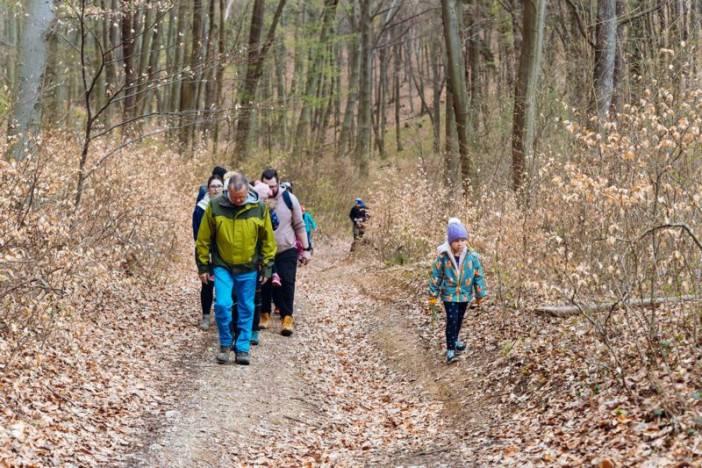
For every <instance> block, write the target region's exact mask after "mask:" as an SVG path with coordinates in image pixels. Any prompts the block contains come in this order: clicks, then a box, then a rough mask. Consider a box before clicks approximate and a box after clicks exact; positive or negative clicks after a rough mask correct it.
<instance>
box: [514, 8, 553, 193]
mask: <svg viewBox="0 0 702 468" xmlns="http://www.w3.org/2000/svg"><path fill="white" fill-rule="evenodd" d="M545 17H546V0H526V1H525V2H524V23H523V43H522V55H521V57H520V59H519V76H518V77H517V87H516V90H515V92H514V117H513V122H512V188H513V189H514V190H515V191H517V190H519V189H520V188H521V187H522V184H523V180H524V179H523V178H524V171H525V169H526V164H525V159H526V156H527V155H528V154H530V152H531V151H532V146H533V142H534V119H535V115H536V84H537V82H538V79H539V71H540V68H541V49H542V46H543V38H544V21H545Z"/></svg>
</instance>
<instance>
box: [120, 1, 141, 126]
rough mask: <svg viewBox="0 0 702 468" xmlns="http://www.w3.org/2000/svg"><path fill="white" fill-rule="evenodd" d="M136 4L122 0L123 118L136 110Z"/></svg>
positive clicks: (128, 117)
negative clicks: (124, 84)
mask: <svg viewBox="0 0 702 468" xmlns="http://www.w3.org/2000/svg"><path fill="white" fill-rule="evenodd" d="M134 22H135V19H134V4H133V0H122V21H121V27H122V63H123V65H124V77H125V78H124V79H125V83H126V86H125V87H124V108H123V110H122V120H129V119H130V118H131V117H133V116H134V115H135V110H136V77H137V70H136V69H135V63H134V61H135V60H134V55H135V52H136V50H135V47H134V45H135V35H136V31H135V29H134V26H135V25H134Z"/></svg>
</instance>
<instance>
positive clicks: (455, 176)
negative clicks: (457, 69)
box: [444, 77, 461, 190]
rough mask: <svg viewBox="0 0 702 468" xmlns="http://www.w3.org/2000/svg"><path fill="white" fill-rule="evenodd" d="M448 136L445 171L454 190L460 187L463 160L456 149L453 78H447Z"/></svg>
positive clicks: (447, 180) (446, 123)
mask: <svg viewBox="0 0 702 468" xmlns="http://www.w3.org/2000/svg"><path fill="white" fill-rule="evenodd" d="M444 109H445V112H446V122H445V126H446V136H445V141H444V152H445V156H444V171H445V177H446V182H447V183H448V185H449V187H450V188H451V189H452V190H454V189H456V188H458V187H460V179H461V160H460V159H459V157H458V152H457V151H456V119H455V118H454V114H453V93H452V92H451V79H450V78H448V77H447V80H446V106H445V108H444Z"/></svg>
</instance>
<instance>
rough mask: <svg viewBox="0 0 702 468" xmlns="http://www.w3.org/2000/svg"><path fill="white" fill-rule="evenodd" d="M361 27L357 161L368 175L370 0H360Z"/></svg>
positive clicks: (369, 135)
mask: <svg viewBox="0 0 702 468" xmlns="http://www.w3.org/2000/svg"><path fill="white" fill-rule="evenodd" d="M359 4H360V18H359V28H360V33H361V34H360V36H361V51H360V57H359V59H360V60H359V62H360V63H359V69H360V72H359V80H358V83H359V85H358V135H357V137H356V161H357V163H358V167H359V169H360V171H361V176H367V175H368V159H369V156H370V155H369V152H370V138H371V102H370V101H371V63H370V59H371V57H370V26H371V25H370V22H371V18H370V0H359Z"/></svg>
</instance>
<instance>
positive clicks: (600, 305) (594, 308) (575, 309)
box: [535, 296, 702, 318]
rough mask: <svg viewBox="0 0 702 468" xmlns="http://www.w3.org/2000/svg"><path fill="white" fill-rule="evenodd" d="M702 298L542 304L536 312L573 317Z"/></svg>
mask: <svg viewBox="0 0 702 468" xmlns="http://www.w3.org/2000/svg"><path fill="white" fill-rule="evenodd" d="M699 300H702V296H671V297H654V298H653V299H651V298H650V297H649V298H648V299H630V300H628V301H623V302H591V303H586V304H567V305H565V304H563V305H541V306H539V307H537V308H536V309H535V310H536V313H538V314H543V315H550V316H551V317H560V318H564V317H572V316H573V315H578V314H580V313H582V312H599V311H603V310H609V309H612V308H615V309H620V308H622V307H625V306H626V307H647V306H652V305H659V304H674V303H678V302H692V301H699Z"/></svg>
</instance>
